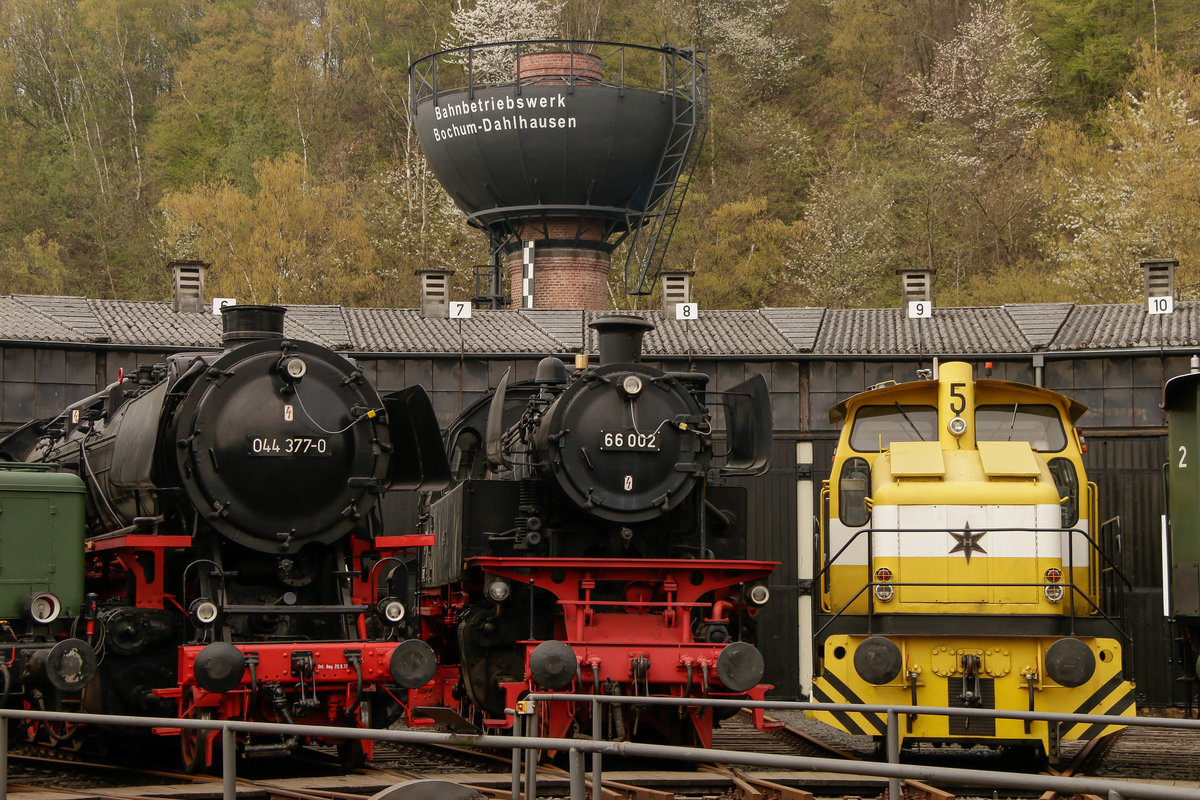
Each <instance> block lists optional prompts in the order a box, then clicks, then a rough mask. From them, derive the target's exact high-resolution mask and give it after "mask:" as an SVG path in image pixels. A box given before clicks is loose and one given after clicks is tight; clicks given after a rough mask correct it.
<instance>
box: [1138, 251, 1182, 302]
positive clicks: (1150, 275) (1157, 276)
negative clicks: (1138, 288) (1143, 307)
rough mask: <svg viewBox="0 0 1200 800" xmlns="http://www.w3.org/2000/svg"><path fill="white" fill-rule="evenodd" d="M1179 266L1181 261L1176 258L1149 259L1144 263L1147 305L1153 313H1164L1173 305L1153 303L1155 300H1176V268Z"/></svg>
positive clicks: (1143, 272)
mask: <svg viewBox="0 0 1200 800" xmlns="http://www.w3.org/2000/svg"><path fill="white" fill-rule="evenodd" d="M1178 266H1179V260H1178V259H1174V258H1148V259H1146V260H1145V261H1143V262H1142V274H1143V277H1144V280H1145V290H1146V303H1147V305H1148V306H1149V308H1150V310H1151V312H1152V313H1153V312H1155V311H1158V312H1159V313H1163V312H1165V311H1167V308H1166V306H1167V305H1172V303H1159V304H1157V305H1158V307H1157V308H1155V306H1156V304H1155V303H1154V302H1153V301H1154V300H1155V298H1159V299H1160V300H1161V299H1165V298H1170V299H1171V300H1174V299H1175V268H1176V267H1178Z"/></svg>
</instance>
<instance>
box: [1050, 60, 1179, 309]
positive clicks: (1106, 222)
mask: <svg viewBox="0 0 1200 800" xmlns="http://www.w3.org/2000/svg"><path fill="white" fill-rule="evenodd" d="M1097 126H1098V127H1099V129H1100V130H1101V131H1102V136H1100V137H1098V138H1095V139H1093V138H1090V137H1089V136H1088V135H1087V133H1085V132H1084V131H1083V130H1080V129H1078V128H1077V127H1075V126H1072V125H1071V124H1069V123H1058V124H1054V125H1050V126H1048V127H1047V129H1046V131H1045V134H1044V136H1043V137H1042V146H1043V151H1044V154H1045V155H1044V160H1043V170H1042V171H1041V177H1042V181H1041V187H1042V192H1043V196H1044V197H1045V199H1046V202H1047V209H1046V217H1047V220H1048V222H1049V223H1050V226H1051V232H1050V233H1049V234H1048V235H1047V237H1046V242H1045V245H1046V250H1047V254H1048V255H1049V256H1050V257H1051V258H1052V259H1054V260H1055V261H1057V262H1058V264H1059V265H1060V266H1061V267H1062V268H1063V271H1062V272H1061V278H1060V279H1061V280H1062V281H1064V282H1065V283H1066V284H1067V285H1068V286H1069V287H1070V289H1071V290H1072V291H1073V292H1074V293H1076V294H1077V295H1078V296H1079V297H1081V298H1082V299H1085V300H1090V301H1093V302H1101V303H1117V302H1128V301H1131V300H1136V299H1137V298H1138V297H1140V296H1141V292H1142V272H1141V267H1140V265H1139V262H1140V261H1141V260H1143V259H1145V258H1161V257H1174V258H1177V259H1179V261H1180V266H1179V271H1178V272H1177V273H1176V285H1177V287H1178V294H1179V296H1180V297H1181V298H1191V299H1194V298H1196V297H1198V296H1200V269H1198V267H1200V225H1197V224H1196V220H1197V219H1198V218H1200V189H1198V188H1197V187H1200V77H1197V76H1196V75H1193V74H1191V73H1190V72H1186V71H1184V70H1181V69H1178V68H1175V67H1172V66H1169V65H1166V64H1162V63H1160V62H1159V60H1158V59H1157V58H1156V57H1155V56H1154V55H1153V54H1151V53H1144V54H1143V56H1142V59H1141V63H1140V65H1139V67H1138V68H1137V70H1136V71H1135V72H1134V74H1133V75H1132V76H1131V77H1130V80H1129V85H1128V88H1127V91H1126V92H1125V94H1124V95H1123V96H1122V97H1121V98H1120V99H1118V100H1116V101H1114V102H1113V103H1112V104H1111V105H1110V106H1109V107H1108V109H1107V110H1105V111H1104V112H1102V113H1101V115H1100V117H1099V119H1098V120H1097Z"/></svg>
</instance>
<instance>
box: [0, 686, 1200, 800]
mask: <svg viewBox="0 0 1200 800" xmlns="http://www.w3.org/2000/svg"><path fill="white" fill-rule="evenodd" d="M564 701H565V702H572V703H584V702H586V703H591V704H592V709H593V731H594V732H596V733H598V732H599V730H600V729H601V726H602V715H601V713H600V710H601V706H602V705H603V704H620V705H673V706H681V707H695V706H713V707H718V708H722V707H723V708H735V709H742V708H746V709H761V710H785V711H821V710H825V711H852V712H856V713H857V712H866V713H878V714H886V715H887V737H886V740H887V748H886V749H887V759H888V760H887V763H880V762H867V761H862V762H858V761H846V760H842V759H836V758H817V757H811V756H785V755H774V754H769V753H748V752H742V751H737V750H715V749H706V748H695V747H677V746H672V745H654V744H640V743H635V742H612V741H604V740H602V739H600V738H598V736H597V737H596V738H593V739H591V740H580V739H551V738H543V737H538V736H528V735H525V734H524V731H532V730H536V729H537V727H538V717H539V705H540V704H542V703H549V702H564ZM521 706H522V707H521V708H519V709H509V713H512V714H515V716H516V720H515V722H516V723H517V724H516V725H515V726H514V735H512V736H497V735H492V734H486V733H436V732H425V731H413V730H373V729H364V728H343V727H333V726H318V725H282V724H276V723H268V722H242V721H238V720H200V719H176V718H167V717H134V716H118V715H111V714H83V713H67V712H57V711H26V710H20V709H0V720H8V719H18V720H30V721H44V722H78V723H85V724H92V725H120V726H132V727H143V728H187V729H191V730H211V731H219V732H220V734H221V745H222V746H221V778H222V798H223V800H236V797H237V747H236V738H235V734H237V733H239V732H244V733H259V734H270V735H285V736H290V735H301V736H314V737H325V738H330V739H356V740H362V739H371V740H374V741H384V742H398V743H401V744H404V743H408V744H449V745H455V746H468V747H481V748H495V749H503V750H512V751H513V755H514V758H513V771H512V798H513V800H520V798H521V797H523V796H524V797H535V796H536V793H537V761H538V754H539V753H541V752H543V751H546V750H555V751H565V752H567V753H568V756H569V764H570V776H571V779H570V786H571V795H570V796H571V799H572V800H584V797H585V794H584V791H585V788H584V787H585V783H586V781H585V773H584V769H583V754H584V753H590V754H592V781H593V785H602V783H603V773H602V765H601V757H602V756H604V755H614V756H615V755H619V756H637V757H642V758H656V759H667V760H676V761H685V762H702V763H709V762H713V761H716V762H720V763H726V764H741V765H745V766H759V767H768V768H774V769H784V770H793V771H824V772H835V773H840V774H843V775H858V776H870V777H882V778H887V779H888V786H889V789H888V791H889V794H888V796H889V797H893V798H897V797H900V796H901V795H900V781H902V780H919V781H933V782H939V781H940V782H947V783H951V782H952V783H955V784H958V785H964V786H982V787H988V788H991V789H993V790H994V789H1020V790H1031V791H1037V792H1042V791H1046V790H1053V791H1056V792H1061V793H1070V794H1098V795H1103V796H1106V797H1107V798H1108V800H1124V798H1129V800H1134V799H1135V798H1140V799H1141V800H1195V798H1196V791H1195V790H1194V789H1189V788H1185V787H1178V786H1164V785H1147V784H1139V783H1129V782H1123V781H1118V780H1111V779H1104V778H1088V777H1084V778H1076V777H1063V776H1054V775H1040V774H1038V775H1034V774H1030V775H1023V774H1015V773H1009V772H997V771H992V770H969V769H962V768H956V767H935V766H923V765H914V764H901V763H900V744H899V742H900V739H899V731H900V728H899V725H900V721H899V720H900V717H901V715H904V714H926V715H929V714H936V715H945V716H959V717H963V716H965V717H990V718H999V719H1021V720H1045V721H1046V722H1047V723H1048V724H1049V723H1055V724H1059V725H1062V724H1064V723H1066V724H1069V725H1076V724H1080V723H1090V724H1101V725H1105V726H1107V725H1121V726H1128V727H1154V728H1173V729H1184V730H1193V731H1198V732H1200V720H1194V719H1169V718H1165V717H1118V716H1108V715H1094V714H1063V713H1051V712H1036V711H1010V710H994V709H981V708H948V707H940V708H939V707H932V706H908V705H894V706H889V705H845V704H838V703H802V702H783V701H772V700H763V701H748V700H717V699H706V698H676V697H630V696H610V695H585V694H558V693H535V694H530V695H528V696H527V697H526V698H525V700H524V701H522V703H521ZM8 735H9V726H8V724H7V723H4V724H0V800H7V797H8ZM522 753H524V754H526V761H525V770H524V776H525V777H524V781H523V782H522V778H521V756H522ZM522 783H523V785H522ZM522 791H524V794H522Z"/></svg>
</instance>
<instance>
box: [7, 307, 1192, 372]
mask: <svg viewBox="0 0 1200 800" xmlns="http://www.w3.org/2000/svg"><path fill="white" fill-rule="evenodd" d="M614 313H632V312H614ZM637 313H639V314H641V315H642V316H644V317H646V318H647V319H649V320H650V321H651V322H653V323H654V324H655V326H656V327H655V330H653V331H651V332H649V333H648V334H647V335H646V337H645V340H644V349H645V352H646V354H647V355H660V356H661V355H670V354H684V353H690V354H693V355H697V356H718V355H728V356H745V357H748V358H753V357H762V356H789V355H791V356H797V357H813V358H820V357H822V356H827V357H839V356H864V355H879V356H885V357H886V356H888V355H897V356H899V355H916V354H919V353H923V354H939V355H961V356H970V355H983V354H987V355H1003V354H1006V353H1012V354H1022V353H1031V352H1045V353H1047V354H1051V353H1064V354H1065V353H1071V352H1082V351H1095V350H1108V349H1147V348H1149V349H1158V348H1166V349H1172V350H1177V351H1186V352H1191V351H1194V350H1200V302H1177V303H1176V304H1175V312H1174V313H1173V314H1169V315H1150V314H1147V312H1146V309H1145V307H1144V306H1142V305H1140V304H1139V305H1135V304H1123V305H1076V304H1074V303H1044V304H1014V305H1007V306H985V307H978V308H935V309H934V312H933V317H932V318H931V319H924V320H914V319H907V318H905V316H904V314H903V313H902V312H901V311H900V310H899V309H894V308H882V309H880V308H874V309H826V308H764V309H759V310H752V311H705V310H701V312H700V315H699V318H697V319H696V320H693V321H689V322H686V323H685V322H682V321H679V320H676V319H675V318H674V315H670V316H668V315H665V314H662V313H661V312H658V311H645V312H637ZM603 315H604V313H603V312H595V311H581V310H578V309H534V310H522V311H488V310H478V309H477V310H475V311H474V312H473V314H472V317H471V319H468V320H461V321H460V320H448V319H425V318H423V317H422V316H421V314H420V312H419V311H418V310H416V309H403V308H347V307H342V306H330V305H321V306H288V315H287V317H286V320H285V327H284V333H285V335H287V336H289V337H295V338H304V339H308V340H310V341H314V342H317V343H319V344H323V345H325V346H327V347H332V348H334V349H338V350H345V351H349V352H354V353H364V354H374V353H380V354H384V353H396V354H403V353H420V354H439V353H443V354H457V353H460V352H461V353H468V354H486V355H499V356H503V355H511V356H515V357H519V356H531V357H532V356H538V355H546V354H556V355H563V354H568V353H573V352H578V351H579V350H580V349H584V350H587V351H589V352H594V351H595V350H596V338H595V333H594V332H593V331H591V330H590V329H589V328H588V327H587V325H588V323H590V322H591V321H592V320H594V319H596V318H597V317H599V316H603ZM220 340H221V323H220V318H219V317H217V316H214V315H212V314H209V313H207V312H200V313H175V312H174V311H173V309H172V306H171V304H170V303H164V302H149V301H126V300H91V299H87V298H82V297H54V296H42V295H9V296H2V295H0V341H7V342H58V343H66V344H76V345H84V346H102V347H118V348H119V347H125V346H140V347H149V348H155V349H168V348H172V347H203V348H217V347H220Z"/></svg>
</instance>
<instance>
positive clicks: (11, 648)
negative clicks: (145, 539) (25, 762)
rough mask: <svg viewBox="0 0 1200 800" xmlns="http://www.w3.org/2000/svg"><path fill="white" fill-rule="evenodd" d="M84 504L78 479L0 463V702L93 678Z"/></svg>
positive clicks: (44, 467)
mask: <svg viewBox="0 0 1200 800" xmlns="http://www.w3.org/2000/svg"><path fill="white" fill-rule="evenodd" d="M86 502H87V490H86V488H85V487H84V484H83V481H82V480H80V478H79V476H77V475H75V474H74V473H71V472H65V471H61V470H60V469H59V468H58V466H57V465H53V464H20V463H8V462H0V703H5V704H9V703H11V702H12V701H14V700H15V699H17V698H20V697H25V700H26V701H28V700H29V696H28V693H30V692H39V693H40V692H44V691H52V690H58V691H59V692H67V693H74V692H78V691H79V690H81V689H82V688H83V687H84V686H86V685H87V684H88V683H89V682H90V681H91V680H92V678H93V677H95V674H96V655H95V652H94V650H93V648H92V646H91V644H89V643H88V642H87V641H86V639H87V638H88V637H89V632H88V630H87V627H88V624H87V623H88V621H89V620H88V615H87V614H85V613H84V611H83V602H84V597H85V596H84V586H83V578H84V569H85V553H84V542H83V538H84V524H85V521H84V515H85V510H86V509H85V506H86ZM81 623H82V625H81ZM81 627H82V629H81Z"/></svg>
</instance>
